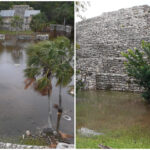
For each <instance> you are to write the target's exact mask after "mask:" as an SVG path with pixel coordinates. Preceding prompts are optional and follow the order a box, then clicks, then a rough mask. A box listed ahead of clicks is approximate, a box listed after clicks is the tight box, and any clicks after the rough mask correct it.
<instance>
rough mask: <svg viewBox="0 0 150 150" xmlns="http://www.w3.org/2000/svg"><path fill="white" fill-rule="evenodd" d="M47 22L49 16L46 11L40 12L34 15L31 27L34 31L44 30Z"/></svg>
mask: <svg viewBox="0 0 150 150" xmlns="http://www.w3.org/2000/svg"><path fill="white" fill-rule="evenodd" d="M46 24H47V18H46V16H45V14H44V13H40V14H38V15H35V16H33V17H32V20H31V22H30V28H31V30H32V31H34V32H40V31H43V30H44V28H45V26H46Z"/></svg>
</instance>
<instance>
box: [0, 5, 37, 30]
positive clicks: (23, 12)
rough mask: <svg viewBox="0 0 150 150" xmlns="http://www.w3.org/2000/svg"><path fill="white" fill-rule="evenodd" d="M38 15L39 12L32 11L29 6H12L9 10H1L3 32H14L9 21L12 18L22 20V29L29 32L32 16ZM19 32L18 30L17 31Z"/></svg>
mask: <svg viewBox="0 0 150 150" xmlns="http://www.w3.org/2000/svg"><path fill="white" fill-rule="evenodd" d="M39 13H40V10H33V8H32V7H30V6H29V5H14V6H13V7H12V8H11V9H10V10H1V11H0V16H1V17H2V18H3V26H2V27H1V28H2V29H3V30H10V31H11V30H16V29H14V28H12V27H11V20H12V18H13V17H14V16H19V17H21V18H22V19H23V25H22V29H20V30H23V31H24V30H30V22H31V20H32V16H33V15H37V14H39ZM17 30H19V29H17Z"/></svg>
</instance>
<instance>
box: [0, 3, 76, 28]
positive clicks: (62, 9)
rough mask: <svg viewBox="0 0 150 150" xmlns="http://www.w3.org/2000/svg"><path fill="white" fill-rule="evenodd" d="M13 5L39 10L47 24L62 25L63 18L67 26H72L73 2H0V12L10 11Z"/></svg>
mask: <svg viewBox="0 0 150 150" xmlns="http://www.w3.org/2000/svg"><path fill="white" fill-rule="evenodd" d="M13 5H30V6H31V7H33V8H34V9H39V10H41V12H43V13H44V14H45V15H46V17H47V19H48V22H56V23H57V24H63V23H64V18H65V22H66V24H67V25H71V26H73V25H74V2H71V1H69V2H67V1H65V2H62V1H59V2H54V1H52V2H51V1H49V2H42V1H41V2H39V1H37V2H36V1H34V2H32V1H30V2H27V1H26V2H25V1H22V2H21V1H16V2H14V1H11V2H10V1H9V2H0V10H7V9H10V8H11V7H12V6H13Z"/></svg>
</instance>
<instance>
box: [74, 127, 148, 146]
mask: <svg viewBox="0 0 150 150" xmlns="http://www.w3.org/2000/svg"><path fill="white" fill-rule="evenodd" d="M149 137H150V130H149V129H142V128H139V127H134V128H133V127H132V128H129V129H128V130H118V131H114V132H109V133H107V134H105V135H101V136H94V137H83V136H81V135H79V134H77V141H76V143H77V148H99V146H98V145H99V144H102V145H104V146H108V147H111V148H114V149H115V148H150V138H149Z"/></svg>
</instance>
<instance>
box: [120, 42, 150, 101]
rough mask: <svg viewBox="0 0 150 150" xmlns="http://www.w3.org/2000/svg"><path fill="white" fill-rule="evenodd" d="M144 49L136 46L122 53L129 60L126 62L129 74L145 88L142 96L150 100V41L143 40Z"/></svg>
mask: <svg viewBox="0 0 150 150" xmlns="http://www.w3.org/2000/svg"><path fill="white" fill-rule="evenodd" d="M142 49H143V50H142V51H140V50H138V49H136V48H135V49H134V50H131V49H129V50H128V52H127V53H122V55H123V56H124V57H125V58H126V59H127V60H128V61H127V62H125V67H126V70H127V73H128V75H129V76H130V77H133V78H134V79H135V81H134V82H135V83H137V84H138V85H139V86H140V87H143V88H144V92H143V93H142V96H143V97H144V99H145V100H147V101H149V102H150V43H148V42H144V41H142Z"/></svg>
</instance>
